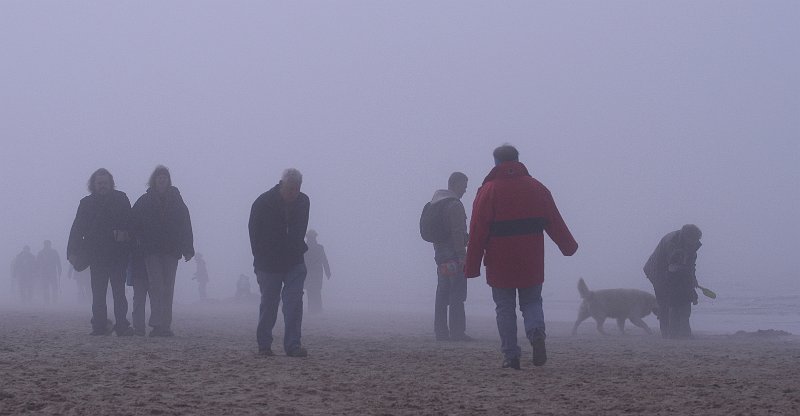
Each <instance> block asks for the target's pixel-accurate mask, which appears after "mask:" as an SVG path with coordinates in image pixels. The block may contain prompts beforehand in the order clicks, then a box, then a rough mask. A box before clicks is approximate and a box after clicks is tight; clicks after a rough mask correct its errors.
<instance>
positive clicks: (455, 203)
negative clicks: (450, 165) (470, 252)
mask: <svg viewBox="0 0 800 416" xmlns="http://www.w3.org/2000/svg"><path fill="white" fill-rule="evenodd" d="M447 198H455V199H450V200H448V201H444V200H445V199H447ZM437 203H442V204H448V206H447V207H445V209H444V216H445V221H447V223H448V224H449V228H450V238H448V239H447V241H445V242H442V243H433V252H434V260H436V264H442V263H444V262H447V261H450V260H457V259H463V258H464V257H465V256H466V255H467V239H468V237H469V235H468V234H467V213H466V211H464V204H462V203H461V200H460V198H458V195H456V194H455V193H454V192H453V191H451V190H449V189H439V190H438V191H436V192H434V193H433V198H432V199H431V205H433V204H437Z"/></svg>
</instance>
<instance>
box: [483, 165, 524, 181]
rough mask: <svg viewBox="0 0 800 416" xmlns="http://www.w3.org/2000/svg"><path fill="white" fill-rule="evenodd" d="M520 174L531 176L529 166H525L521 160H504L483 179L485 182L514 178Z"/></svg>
mask: <svg viewBox="0 0 800 416" xmlns="http://www.w3.org/2000/svg"><path fill="white" fill-rule="evenodd" d="M519 176H531V174H530V173H528V168H526V167H525V165H523V164H522V163H520V162H503V163H501V164H499V165H497V166H495V167H494V168H493V169H492V171H491V172H489V174H488V175H486V179H484V180H483V183H486V182H489V181H493V180H495V179H505V178H514V177H519Z"/></svg>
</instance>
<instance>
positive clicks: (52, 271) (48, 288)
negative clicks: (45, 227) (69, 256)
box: [36, 240, 61, 303]
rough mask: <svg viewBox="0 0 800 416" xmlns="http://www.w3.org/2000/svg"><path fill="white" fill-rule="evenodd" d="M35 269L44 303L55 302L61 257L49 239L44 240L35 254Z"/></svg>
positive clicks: (56, 299)
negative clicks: (42, 245)
mask: <svg viewBox="0 0 800 416" xmlns="http://www.w3.org/2000/svg"><path fill="white" fill-rule="evenodd" d="M36 269H37V271H38V274H39V283H40V285H41V290H42V295H43V297H44V301H45V303H51V302H52V303H56V302H57V301H58V292H59V289H60V288H59V283H60V282H59V279H60V278H61V257H60V256H59V255H58V252H57V251H56V250H55V249H54V248H53V244H52V242H50V240H45V241H44V247H43V248H42V249H41V250H40V251H39V253H38V254H37V255H36Z"/></svg>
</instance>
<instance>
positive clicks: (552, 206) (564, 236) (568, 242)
mask: <svg viewBox="0 0 800 416" xmlns="http://www.w3.org/2000/svg"><path fill="white" fill-rule="evenodd" d="M545 196H546V198H547V205H548V215H547V225H546V226H545V231H546V232H547V235H549V236H550V238H551V239H552V240H553V242H555V243H556V245H557V246H558V249H559V250H561V254H563V255H565V256H571V255H573V254H575V252H576V251H578V242H576V241H575V238H573V237H572V233H570V232H569V228H567V224H566V223H564V219H563V218H561V213H560V212H558V207H556V203H555V201H554V200H553V195H551V194H550V191H548V190H546V189H545Z"/></svg>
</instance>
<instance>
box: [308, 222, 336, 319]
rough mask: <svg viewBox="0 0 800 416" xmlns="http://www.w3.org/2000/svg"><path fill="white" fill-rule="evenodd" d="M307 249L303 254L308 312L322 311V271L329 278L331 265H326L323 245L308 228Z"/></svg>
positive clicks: (315, 233)
mask: <svg viewBox="0 0 800 416" xmlns="http://www.w3.org/2000/svg"><path fill="white" fill-rule="evenodd" d="M306 245H308V251H306V254H305V263H306V269H307V270H308V275H307V276H306V282H305V289H306V291H307V292H308V312H309V313H322V272H323V271H324V272H325V277H327V278H328V279H330V278H331V267H330V265H328V256H326V255H325V247H323V246H322V244H319V243H318V242H317V232H316V231H314V230H308V232H307V233H306Z"/></svg>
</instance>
